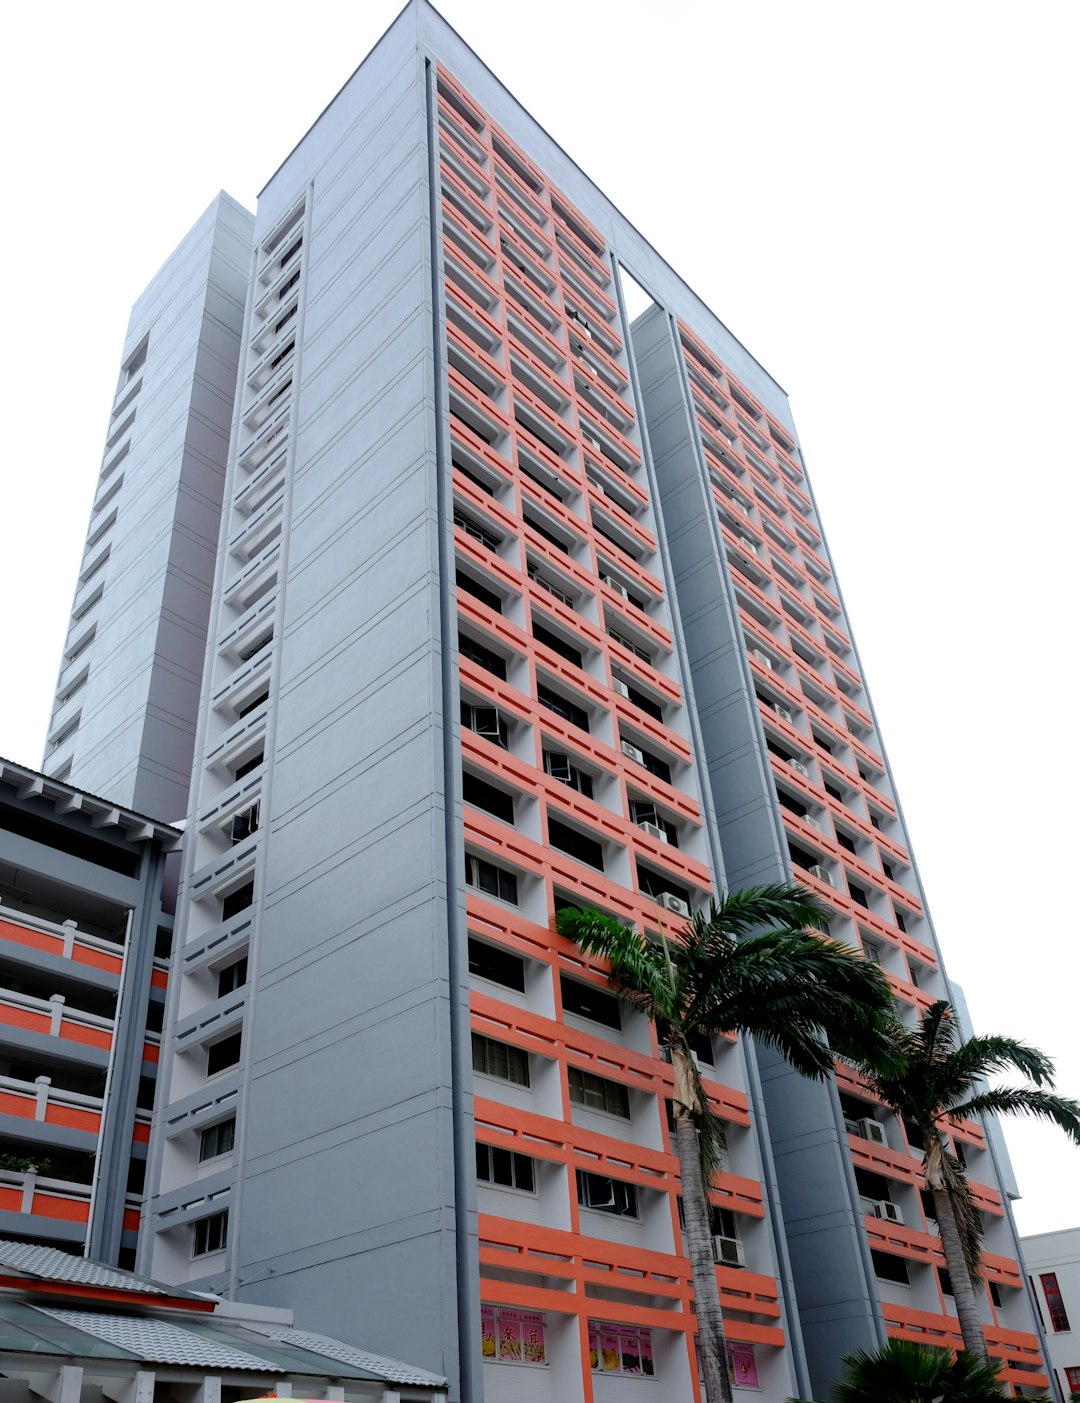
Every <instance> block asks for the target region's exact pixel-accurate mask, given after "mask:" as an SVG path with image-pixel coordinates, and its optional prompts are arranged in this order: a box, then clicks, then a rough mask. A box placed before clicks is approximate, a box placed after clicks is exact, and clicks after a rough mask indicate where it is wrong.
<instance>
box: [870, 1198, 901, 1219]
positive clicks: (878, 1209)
mask: <svg viewBox="0 0 1080 1403" xmlns="http://www.w3.org/2000/svg"><path fill="white" fill-rule="evenodd" d="M874 1217H875V1218H884V1219H886V1220H887V1221H888V1222H890V1223H902V1222H903V1221H904V1215H903V1214H902V1213H901V1212H900V1209H899V1208H898V1207H897V1206H896V1204H895V1203H890V1202H889V1200H888V1199H887V1198H883V1199H881V1200H880V1201H879V1202H877V1203H875V1204H874Z"/></svg>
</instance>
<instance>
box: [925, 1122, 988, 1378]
mask: <svg viewBox="0 0 1080 1403" xmlns="http://www.w3.org/2000/svg"><path fill="white" fill-rule="evenodd" d="M940 1157H941V1142H940V1141H939V1140H938V1139H937V1137H936V1136H934V1137H933V1143H931V1137H929V1136H928V1137H927V1141H926V1187H927V1188H928V1189H929V1190H930V1194H931V1197H932V1198H933V1200H934V1217H935V1218H936V1219H937V1225H938V1235H939V1237H940V1238H941V1250H942V1251H943V1252H944V1253H945V1266H946V1267H947V1268H948V1272H949V1282H950V1284H951V1285H952V1293H953V1301H954V1303H955V1305H956V1318H957V1320H958V1321H959V1322H960V1334H961V1335H962V1336H963V1340H964V1348H965V1349H966V1350H967V1351H968V1352H969V1353H970V1354H973V1355H974V1356H975V1358H976V1359H981V1360H982V1361H983V1363H984V1364H989V1363H990V1356H989V1354H988V1353H987V1349H986V1339H985V1337H984V1335H983V1328H982V1318H981V1316H980V1314H979V1302H978V1298H977V1297H976V1295H975V1287H974V1286H973V1285H972V1284H971V1277H970V1276H969V1274H968V1268H967V1261H966V1259H965V1257H964V1249H963V1246H962V1244H961V1241H960V1229H959V1228H958V1227H957V1225H956V1214H955V1213H954V1212H953V1205H952V1199H951V1198H950V1197H949V1191H948V1189H947V1188H946V1187H945V1184H944V1183H943V1182H942V1179H941V1173H940V1167H939V1164H938V1161H939V1159H940Z"/></svg>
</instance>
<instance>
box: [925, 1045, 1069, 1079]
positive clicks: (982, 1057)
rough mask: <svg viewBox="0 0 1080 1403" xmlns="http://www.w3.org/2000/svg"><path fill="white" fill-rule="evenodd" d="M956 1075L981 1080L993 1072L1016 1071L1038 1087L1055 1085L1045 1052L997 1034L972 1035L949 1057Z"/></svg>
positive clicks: (1049, 1062)
mask: <svg viewBox="0 0 1080 1403" xmlns="http://www.w3.org/2000/svg"><path fill="white" fill-rule="evenodd" d="M949 1061H950V1063H951V1064H952V1069H953V1074H954V1075H955V1076H960V1077H966V1078H967V1079H968V1080H969V1081H973V1082H974V1081H982V1080H983V1079H984V1078H986V1077H988V1076H990V1075H991V1074H992V1073H993V1072H1004V1071H1007V1070H1012V1069H1014V1070H1016V1071H1018V1072H1020V1073H1022V1075H1023V1076H1025V1077H1027V1079H1028V1081H1031V1082H1034V1083H1035V1085H1036V1086H1046V1087H1049V1088H1051V1089H1052V1088H1053V1085H1054V1063H1053V1061H1052V1059H1051V1058H1049V1057H1047V1055H1046V1053H1045V1052H1040V1051H1039V1049H1038V1048H1037V1047H1031V1046H1029V1045H1028V1044H1027V1043H1022V1042H1018V1041H1017V1040H1016V1039H1015V1038H1004V1037H998V1036H994V1035H989V1036H984V1037H973V1038H969V1039H968V1040H967V1042H965V1043H961V1044H960V1046H959V1047H958V1048H956V1050H955V1051H954V1052H953V1053H952V1056H951V1057H950V1059H949Z"/></svg>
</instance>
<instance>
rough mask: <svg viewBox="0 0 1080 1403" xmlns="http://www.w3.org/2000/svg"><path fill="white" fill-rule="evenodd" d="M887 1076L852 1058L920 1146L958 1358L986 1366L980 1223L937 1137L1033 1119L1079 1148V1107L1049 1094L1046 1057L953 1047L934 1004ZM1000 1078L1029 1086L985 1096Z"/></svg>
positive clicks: (956, 1037)
mask: <svg viewBox="0 0 1080 1403" xmlns="http://www.w3.org/2000/svg"><path fill="white" fill-rule="evenodd" d="M893 1038H894V1044H895V1046H894V1056H893V1060H892V1065H891V1066H890V1067H888V1068H887V1069H886V1068H882V1067H877V1068H876V1069H875V1067H874V1065H873V1060H872V1059H865V1058H863V1059H860V1058H856V1059H855V1060H856V1062H857V1063H858V1064H859V1066H860V1067H861V1070H862V1071H863V1073H864V1075H865V1076H866V1079H867V1081H868V1082H869V1083H870V1086H871V1088H872V1089H873V1090H874V1091H875V1092H876V1093H877V1095H878V1096H879V1097H880V1098H881V1100H882V1101H884V1103H885V1104H886V1105H887V1106H888V1107H889V1108H890V1109H891V1110H893V1111H895V1112H896V1114H897V1115H898V1116H900V1117H901V1118H902V1119H903V1120H904V1121H905V1122H906V1123H907V1124H908V1125H909V1126H912V1127H914V1128H915V1129H916V1130H917V1131H918V1133H919V1134H920V1135H921V1137H922V1148H923V1150H924V1151H925V1153H926V1159H925V1163H924V1165H923V1174H924V1178H925V1181H926V1187H927V1189H929V1191H930V1194H931V1196H932V1197H933V1200H934V1216H935V1217H936V1219H937V1225H938V1232H939V1234H940V1236H941V1247H942V1251H943V1252H944V1254H945V1265H946V1267H947V1269H948V1272H949V1280H950V1282H951V1285H952V1291H953V1300H954V1301H955V1303H956V1315H957V1319H958V1320H959V1322H960V1332H961V1334H962V1336H963V1339H964V1348H965V1349H967V1350H969V1351H970V1352H971V1353H972V1354H973V1355H974V1356H975V1357H976V1358H977V1359H980V1360H982V1361H983V1362H984V1363H985V1362H988V1360H989V1356H988V1355H987V1352H986V1343H985V1341H984V1339H983V1332H982V1324H981V1322H980V1319H979V1307H978V1302H977V1300H976V1295H975V1288H976V1287H977V1286H978V1285H979V1283H980V1281H981V1278H982V1218H981V1216H980V1214H979V1210H978V1208H977V1207H976V1205H975V1200H974V1198H973V1197H972V1194H971V1190H970V1188H969V1186H968V1182H967V1177H966V1175H965V1173H964V1169H963V1166H962V1165H961V1164H960V1162H959V1161H958V1160H957V1159H956V1158H955V1157H954V1156H953V1155H952V1154H951V1153H950V1152H949V1150H948V1149H947V1147H946V1143H945V1139H944V1132H945V1131H947V1130H948V1128H949V1126H951V1125H956V1124H957V1123H958V1122H959V1121H961V1120H966V1119H971V1118H973V1117H976V1116H979V1115H983V1114H989V1115H1032V1116H1040V1117H1042V1118H1043V1119H1044V1120H1050V1121H1053V1122H1054V1124H1055V1125H1059V1126H1060V1127H1061V1128H1062V1130H1064V1131H1065V1133H1066V1135H1068V1136H1069V1137H1070V1139H1072V1140H1074V1141H1075V1142H1076V1143H1077V1144H1080V1103H1077V1102H1076V1101H1070V1100H1068V1099H1067V1098H1066V1097H1064V1096H1058V1095H1056V1094H1055V1092H1054V1064H1053V1062H1052V1061H1051V1060H1050V1058H1049V1057H1047V1056H1046V1054H1045V1053H1042V1052H1040V1051H1039V1050H1038V1049H1037V1048H1034V1047H1029V1046H1027V1044H1026V1043H1022V1042H1017V1041H1016V1040H1015V1039H1013V1038H1004V1037H995V1036H984V1037H974V1038H969V1039H968V1041H967V1042H961V1041H960V1029H959V1025H958V1021H957V1018H956V1014H955V1012H954V1010H953V1009H952V1007H951V1005H950V1004H948V1003H947V1002H945V1001H944V1000H940V1001H939V1002H938V1003H935V1004H934V1005H933V1006H932V1007H931V1008H930V1009H928V1010H927V1012H926V1013H924V1014H923V1016H922V1018H921V1020H920V1022H919V1027H918V1028H917V1029H916V1030H914V1031H912V1030H911V1029H909V1028H906V1027H905V1026H904V1025H903V1024H901V1023H897V1024H896V1025H895V1026H894V1029H893ZM1007 1069H1012V1070H1014V1071H1017V1072H1020V1073H1021V1074H1022V1075H1023V1076H1024V1077H1025V1078H1026V1079H1027V1080H1028V1081H1029V1082H1032V1083H1034V1085H1033V1086H1027V1087H989V1086H987V1085H986V1078H987V1077H989V1076H991V1075H993V1074H994V1073H996V1072H1002V1071H1005V1070H1007Z"/></svg>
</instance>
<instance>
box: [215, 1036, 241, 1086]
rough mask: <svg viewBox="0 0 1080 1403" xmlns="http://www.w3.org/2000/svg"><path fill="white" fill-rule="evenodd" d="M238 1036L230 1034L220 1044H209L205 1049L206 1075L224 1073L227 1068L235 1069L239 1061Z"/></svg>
mask: <svg viewBox="0 0 1080 1403" xmlns="http://www.w3.org/2000/svg"><path fill="white" fill-rule="evenodd" d="M240 1040H241V1039H240V1034H239V1033H232V1034H230V1036H229V1037H227V1038H222V1039H221V1041H220V1042H216V1043H211V1044H210V1046H209V1047H208V1048H207V1049H206V1075H207V1076H208V1077H212V1076H213V1075H214V1074H215V1072H224V1071H225V1069H226V1068H227V1067H235V1066H236V1064H237V1062H239V1061H240Z"/></svg>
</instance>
